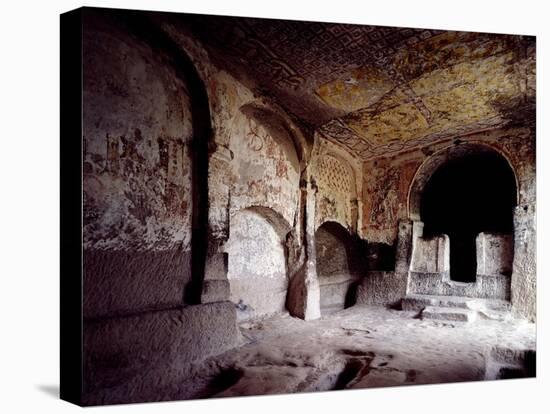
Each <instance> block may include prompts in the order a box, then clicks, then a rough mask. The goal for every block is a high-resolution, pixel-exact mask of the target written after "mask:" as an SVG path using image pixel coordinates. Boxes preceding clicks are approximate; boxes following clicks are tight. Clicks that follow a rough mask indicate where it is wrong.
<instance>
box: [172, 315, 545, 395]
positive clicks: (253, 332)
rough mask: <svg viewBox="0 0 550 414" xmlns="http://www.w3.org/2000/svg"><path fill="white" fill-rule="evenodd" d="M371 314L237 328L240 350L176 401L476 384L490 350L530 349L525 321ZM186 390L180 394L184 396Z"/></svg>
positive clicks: (199, 373) (199, 370)
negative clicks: (467, 321) (435, 318)
mask: <svg viewBox="0 0 550 414" xmlns="http://www.w3.org/2000/svg"><path fill="white" fill-rule="evenodd" d="M415 315H416V312H406V311H398V310H391V309H385V308H382V307H372V306H359V305H358V306H354V307H352V308H349V309H346V310H343V311H340V312H337V313H334V314H332V315H329V316H324V317H323V318H321V319H320V320H317V321H309V322H305V321H302V320H300V319H296V318H292V317H290V316H288V315H281V316H274V317H271V318H268V319H264V320H261V321H255V322H245V323H242V324H241V331H242V333H243V338H244V340H245V344H244V345H243V346H241V347H239V348H236V349H233V350H231V351H229V352H226V353H225V354H222V355H221V356H218V357H216V358H212V359H210V360H207V361H206V362H205V363H203V364H201V365H200V366H197V367H196V370H195V374H194V375H193V378H189V381H185V382H186V384H181V387H178V388H179V392H178V395H177V396H176V395H173V397H177V398H208V397H223V396H239V395H258V394H278V393H293V392H310V391H317V390H322V391H325V390H332V389H350V388H369V387H383V386H396V385H410V384H431V383H444V382H458V381H477V380H483V379H484V377H485V370H486V361H485V356H486V355H487V352H488V351H489V350H490V349H491V348H492V347H493V346H494V345H500V346H505V347H510V348H520V349H535V325H534V324H530V323H527V322H525V321H519V320H510V321H505V322H502V321H500V322H499V321H493V320H478V321H476V322H473V323H464V322H439V321H432V320H421V319H418V318H415ZM183 390H185V391H183Z"/></svg>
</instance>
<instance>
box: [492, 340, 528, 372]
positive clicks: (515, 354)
mask: <svg viewBox="0 0 550 414" xmlns="http://www.w3.org/2000/svg"><path fill="white" fill-rule="evenodd" d="M536 358H537V357H536V351H535V349H532V348H531V347H528V346H525V345H523V344H512V345H505V344H502V345H496V346H493V347H491V348H490V349H489V350H488V351H487V352H486V355H485V379H489V380H492V379H507V378H526V377H535V376H536V370H537V368H536Z"/></svg>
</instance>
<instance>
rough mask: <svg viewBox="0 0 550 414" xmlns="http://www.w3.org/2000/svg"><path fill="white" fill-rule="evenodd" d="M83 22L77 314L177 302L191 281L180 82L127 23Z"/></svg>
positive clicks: (185, 104) (188, 122) (185, 123)
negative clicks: (80, 301)
mask: <svg viewBox="0 0 550 414" xmlns="http://www.w3.org/2000/svg"><path fill="white" fill-rule="evenodd" d="M118 27H120V25H117V24H111V22H110V21H108V20H105V19H103V18H101V17H100V16H95V15H93V14H92V15H91V16H90V17H89V18H88V19H87V20H86V22H85V30H84V79H83V80H84V98H83V99H84V105H85V107H86V111H85V112H84V119H83V121H84V123H83V125H84V127H83V141H84V153H83V175H84V193H83V197H84V211H83V214H84V230H83V235H84V240H83V241H84V266H85V273H84V290H85V294H84V298H85V301H84V314H85V316H87V317H98V316H104V315H110V314H120V313H128V312H133V311H139V310H144V309H148V308H152V307H153V308H157V307H163V306H170V305H172V306H173V305H177V304H181V303H182V300H183V296H184V288H185V286H186V284H187V283H188V282H189V281H190V279H191V274H190V265H191V264H190V260H191V254H190V250H191V214H192V208H193V200H192V196H191V161H190V155H189V143H190V140H191V137H192V134H193V128H192V118H191V102H190V99H189V94H188V91H187V86H186V81H185V79H182V78H181V77H179V76H176V73H175V71H174V69H173V68H171V67H170V66H169V65H167V64H166V62H165V61H163V59H162V57H161V56H159V54H158V53H156V52H154V51H153V50H152V48H151V47H150V46H149V45H147V44H146V43H145V42H143V41H140V40H138V39H137V38H136V37H134V36H133V35H132V34H130V33H129V32H128V31H125V30H123V29H121V28H120V29H119V28H118Z"/></svg>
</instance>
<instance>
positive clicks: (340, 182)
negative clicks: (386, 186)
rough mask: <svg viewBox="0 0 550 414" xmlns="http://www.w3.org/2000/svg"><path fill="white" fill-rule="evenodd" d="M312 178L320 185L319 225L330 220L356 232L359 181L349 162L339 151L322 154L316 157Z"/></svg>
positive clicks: (316, 216) (317, 206)
mask: <svg viewBox="0 0 550 414" xmlns="http://www.w3.org/2000/svg"><path fill="white" fill-rule="evenodd" d="M313 179H314V180H315V183H316V185H317V193H316V198H317V202H316V214H315V222H316V228H319V226H321V224H322V223H323V222H325V221H328V220H330V221H334V222H337V223H340V224H341V225H342V226H344V227H345V228H347V229H349V230H351V231H352V232H353V233H355V232H356V231H357V220H358V206H357V187H356V185H357V183H356V174H355V171H354V169H353V168H352V167H351V165H350V163H349V162H348V161H347V160H346V159H345V158H344V157H342V156H341V155H339V154H337V153H336V152H333V151H329V152H326V153H323V154H321V155H319V156H318V157H317V159H316V160H315V166H314V171H313Z"/></svg>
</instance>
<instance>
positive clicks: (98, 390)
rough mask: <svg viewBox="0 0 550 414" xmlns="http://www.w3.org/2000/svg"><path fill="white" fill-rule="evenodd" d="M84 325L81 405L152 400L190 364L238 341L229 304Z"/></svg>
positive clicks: (234, 315)
mask: <svg viewBox="0 0 550 414" xmlns="http://www.w3.org/2000/svg"><path fill="white" fill-rule="evenodd" d="M84 326H85V329H84V361H85V362H84V373H85V378H84V395H85V396H84V404H85V405H95V404H114V403H129V402H139V401H146V400H148V399H151V398H153V399H155V400H156V399H158V398H159V395H156V393H157V391H159V390H162V389H163V388H165V387H167V386H169V385H170V384H174V383H176V382H177V381H178V379H179V378H182V377H183V376H184V374H185V372H186V371H187V370H188V369H190V366H191V364H192V363H193V362H197V361H201V360H203V359H205V358H207V357H209V356H213V355H217V354H220V353H222V352H225V351H226V350H228V349H230V348H233V347H235V346H237V345H239V344H240V343H241V341H242V338H241V336H240V333H239V331H238V329H237V324H236V313H235V305H234V304H232V303H231V302H218V303H210V304H205V305H196V306H186V307H180V308H174V309H169V310H162V311H156V312H147V313H143V314H138V315H133V316H126V317H117V318H109V319H103V320H95V321H86V322H85V325H84ZM159 392H160V391H159Z"/></svg>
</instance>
